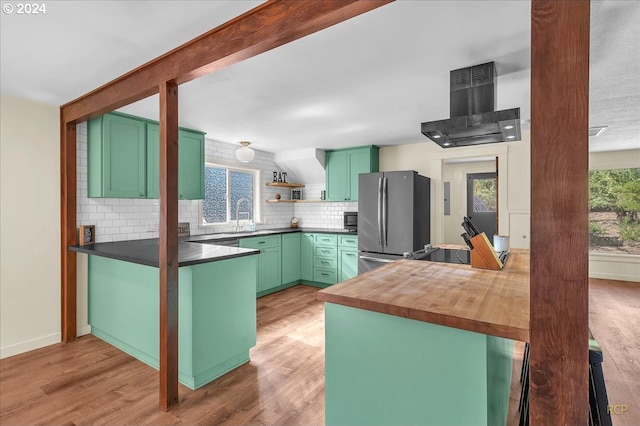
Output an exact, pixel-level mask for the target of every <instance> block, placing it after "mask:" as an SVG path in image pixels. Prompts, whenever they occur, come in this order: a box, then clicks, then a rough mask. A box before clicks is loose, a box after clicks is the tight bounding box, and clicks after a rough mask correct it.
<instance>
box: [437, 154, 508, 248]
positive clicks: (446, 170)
mask: <svg viewBox="0 0 640 426" xmlns="http://www.w3.org/2000/svg"><path fill="white" fill-rule="evenodd" d="M495 170H496V162H495V160H494V161H474V162H464V163H454V164H450V163H445V164H443V166H442V181H443V182H449V185H450V194H449V202H450V214H449V215H445V216H444V220H443V227H444V239H443V242H444V243H445V244H462V243H463V242H464V241H463V239H462V237H461V236H460V234H462V232H463V231H462V230H461V229H460V224H461V223H462V218H463V217H464V216H466V215H467V173H491V172H495ZM489 237H491V236H489Z"/></svg>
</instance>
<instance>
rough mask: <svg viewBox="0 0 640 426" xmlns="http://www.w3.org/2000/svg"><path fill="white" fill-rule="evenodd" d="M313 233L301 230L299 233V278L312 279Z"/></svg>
mask: <svg viewBox="0 0 640 426" xmlns="http://www.w3.org/2000/svg"><path fill="white" fill-rule="evenodd" d="M314 246H315V235H314V234H312V233H309V232H303V233H302V235H300V279H301V280H303V281H313V248H314Z"/></svg>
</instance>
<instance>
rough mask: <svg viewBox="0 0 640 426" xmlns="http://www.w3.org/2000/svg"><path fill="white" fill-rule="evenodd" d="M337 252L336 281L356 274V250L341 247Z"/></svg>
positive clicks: (344, 279)
mask: <svg viewBox="0 0 640 426" xmlns="http://www.w3.org/2000/svg"><path fill="white" fill-rule="evenodd" d="M338 253H339V254H338V255H339V259H338V282H342V281H346V280H348V279H349V278H353V277H355V276H356V275H358V251H357V250H352V249H343V248H341V249H339V250H338Z"/></svg>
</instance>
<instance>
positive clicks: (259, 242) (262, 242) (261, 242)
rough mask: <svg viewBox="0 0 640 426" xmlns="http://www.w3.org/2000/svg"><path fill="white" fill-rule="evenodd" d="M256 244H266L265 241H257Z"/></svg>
mask: <svg viewBox="0 0 640 426" xmlns="http://www.w3.org/2000/svg"><path fill="white" fill-rule="evenodd" d="M258 244H266V241H258Z"/></svg>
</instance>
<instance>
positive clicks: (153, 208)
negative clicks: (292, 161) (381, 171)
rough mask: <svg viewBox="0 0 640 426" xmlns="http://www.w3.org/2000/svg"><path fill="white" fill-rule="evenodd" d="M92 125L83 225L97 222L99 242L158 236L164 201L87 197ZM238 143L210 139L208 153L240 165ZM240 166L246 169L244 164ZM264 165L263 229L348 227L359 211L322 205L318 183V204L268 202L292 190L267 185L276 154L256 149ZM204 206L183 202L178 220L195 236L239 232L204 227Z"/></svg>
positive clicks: (82, 158) (311, 189)
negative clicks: (345, 216)
mask: <svg viewBox="0 0 640 426" xmlns="http://www.w3.org/2000/svg"><path fill="white" fill-rule="evenodd" d="M86 130H87V129H86V123H81V124H79V125H78V126H77V147H78V149H77V164H78V168H77V169H78V171H77V173H78V176H77V185H78V191H77V205H78V210H77V221H78V224H79V225H85V224H95V225H96V241H97V242H107V241H123V240H130V239H141V238H158V226H159V217H160V213H159V212H160V207H159V200H157V199H149V200H146V199H130V198H88V197H87V166H86V164H87V148H86V147H87V131H86ZM237 148H238V147H237V146H236V145H235V144H228V143H224V142H219V141H213V140H210V139H207V140H206V141H205V155H206V157H207V159H208V160H210V161H211V160H212V161H215V159H216V158H219V159H224V160H226V161H235V151H236V149H237ZM238 166H240V167H242V166H246V165H244V164H242V163H238ZM250 166H252V167H260V168H261V169H262V172H261V173H260V188H259V190H260V194H261V199H262V201H261V205H260V206H259V207H260V209H261V212H262V221H261V222H258V224H257V225H258V228H259V229H268V228H281V227H288V226H289V225H290V223H291V217H293V216H295V217H297V218H298V223H299V226H302V227H308V228H325V229H327V228H330V229H335V228H342V226H343V221H342V212H344V211H356V210H357V209H358V203H357V202H337V203H336V202H328V201H324V202H321V201H320V194H321V191H323V190H324V189H325V188H324V185H322V184H313V185H307V186H306V187H304V188H302V198H303V199H305V200H317V201H318V202H317V203H280V204H276V203H265V202H264V200H265V199H272V198H274V197H275V195H276V194H277V193H279V194H281V195H282V196H283V198H285V199H287V198H289V194H290V192H289V191H290V190H289V189H288V188H274V187H268V186H266V183H267V182H271V180H272V177H273V175H272V173H273V171H274V170H279V169H278V167H277V166H276V165H275V163H274V162H273V154H270V153H267V152H262V151H256V157H255V159H254V161H253V162H252V163H251V164H250ZM200 204H201V203H200V202H199V201H198V200H181V201H179V202H178V217H179V218H178V220H179V221H180V222H189V224H190V228H191V233H192V234H194V235H195V234H206V233H212V232H229V231H235V228H236V225H235V222H233V223H229V224H225V225H216V226H201V225H200V224H199V221H200Z"/></svg>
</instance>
